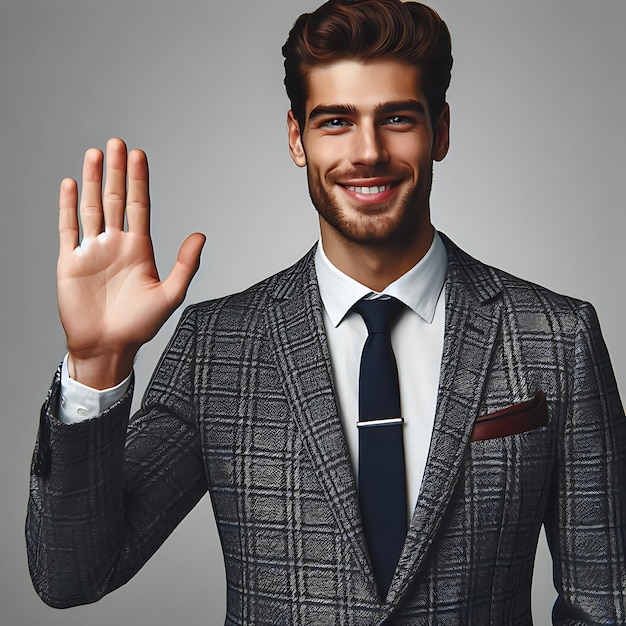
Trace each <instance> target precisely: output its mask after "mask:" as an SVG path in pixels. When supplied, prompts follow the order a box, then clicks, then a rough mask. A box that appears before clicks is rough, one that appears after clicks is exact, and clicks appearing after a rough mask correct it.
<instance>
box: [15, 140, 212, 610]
mask: <svg viewBox="0 0 626 626" xmlns="http://www.w3.org/2000/svg"><path fill="white" fill-rule="evenodd" d="M102 165H103V155H102V153H101V152H100V151H99V150H89V151H87V153H86V154H85V160H84V165H83V185H82V194H81V202H80V221H81V223H82V229H83V240H82V242H80V243H79V218H78V210H77V204H78V188H77V184H76V182H75V181H73V180H71V179H66V180H64V181H63V183H62V185H61V192H60V197H59V207H60V211H59V240H60V249H59V261H58V265H57V282H58V301H59V312H60V316H61V321H62V324H63V327H64V330H65V333H66V338H67V345H68V351H69V356H68V363H69V366H70V372H71V374H72V376H73V378H75V379H76V380H78V381H79V382H81V383H83V384H86V385H88V386H91V387H94V388H97V389H103V388H107V387H112V386H114V385H116V384H117V383H119V382H120V381H121V380H123V379H124V378H126V377H127V376H128V375H129V373H130V371H131V369H132V362H133V359H134V357H135V354H136V352H137V350H138V349H139V347H140V346H141V345H142V344H143V343H145V342H146V341H149V340H150V339H151V338H152V337H153V336H154V335H155V334H156V332H157V331H158V329H159V328H160V326H161V325H162V324H163V322H164V321H165V320H166V319H167V317H169V315H170V314H171V313H172V312H173V310H174V309H175V308H176V307H177V306H178V305H179V304H180V303H181V302H182V300H183V298H184V295H185V293H186V290H187V287H188V285H189V282H190V281H191V278H192V277H193V274H194V273H195V271H196V270H197V268H198V264H199V257H200V251H201V248H202V245H203V243H204V236H203V235H200V234H198V233H196V234H194V235H191V236H190V237H188V238H187V240H186V241H185V242H184V243H183V245H182V246H181V249H180V251H179V254H178V260H177V262H176V264H175V266H174V269H173V270H172V272H171V273H170V275H169V277H168V278H167V279H166V280H163V281H161V280H160V279H159V276H158V273H157V270H156V265H155V262H154V254H153V250H152V242H151V239H150V233H149V194H148V166H147V161H146V157H145V154H144V153H143V152H141V151H139V150H134V151H132V152H131V153H130V154H129V155H128V156H127V154H126V146H125V145H124V143H123V142H122V141H121V140H119V139H113V140H110V141H109V142H108V144H107V168H106V183H105V186H104V193H102V192H101V189H102ZM127 174H128V188H127V184H126V182H127V181H126V179H127ZM125 220H126V221H127V223H128V229H127V230H124V221H125ZM193 319H194V316H193V315H192V314H191V313H189V314H188V315H186V316H185V317H184V319H183V321H181V323H180V325H179V327H178V330H177V332H176V334H175V336H174V338H173V339H172V341H171V343H170V346H169V348H168V350H167V351H166V353H165V355H164V357H163V358H162V360H161V362H160V365H159V367H158V368H157V372H156V374H155V376H154V377H153V380H152V383H151V388H150V390H149V391H148V393H147V395H146V398H145V400H144V406H143V409H142V411H140V413H139V414H138V415H137V416H136V417H135V418H133V420H132V421H131V424H130V425H128V427H127V423H128V415H129V407H130V402H131V395H132V389H131V390H129V391H128V392H127V393H126V394H125V395H124V397H123V398H122V399H121V400H120V401H119V402H117V403H116V404H114V405H113V406H112V407H111V408H110V409H109V410H107V411H105V412H104V413H103V414H102V415H101V416H99V417H98V418H97V419H92V420H87V421H85V422H82V423H78V424H64V423H62V422H61V421H60V420H59V419H58V417H57V408H58V389H59V380H58V373H57V377H56V378H55V381H54V384H53V386H52V389H51V392H50V394H49V397H48V399H47V401H46V403H45V404H44V407H43V409H42V413H41V419H40V433H39V441H38V444H37V448H36V450H35V456H34V462H33V478H32V482H31V497H30V500H29V510H28V520H27V528H26V533H27V546H28V554H29V565H30V568H31V575H32V579H33V583H34V585H35V587H36V589H37V591H38V592H39V594H40V595H41V597H42V598H43V599H44V600H45V601H46V602H48V603H49V604H52V605H53V606H70V605H73V604H79V603H86V602H93V601H94V600H97V599H98V598H99V597H101V596H102V595H103V594H105V593H107V592H108V591H111V590H112V589H114V588H116V587H118V586H119V585H121V584H123V583H124V582H125V581H126V580H128V578H130V576H132V575H133V573H134V572H136V571H137V569H138V568H139V567H141V565H142V564H143V563H144V562H145V561H146V560H147V559H148V558H149V557H150V555H151V554H152V553H153V552H154V550H156V548H157V547H158V546H159V545H160V544H161V543H162V541H163V540H164V539H165V538H166V537H167V536H168V534H169V533H170V532H171V530H172V529H173V528H174V527H175V526H176V524H177V523H178V522H179V521H180V519H182V517H183V516H184V515H185V514H186V513H187V512H188V511H189V510H190V509H191V508H192V507H193V506H194V504H195V503H196V502H197V501H198V499H199V498H200V497H201V495H202V493H204V490H205V488H206V485H205V479H204V471H203V466H202V459H201V453H200V445H199V439H198V436H197V430H196V428H197V427H196V421H195V408H194V402H193V397H194V381H193V365H192V364H193V361H194V354H195V346H194V341H195V339H194V337H195V335H194V330H193V329H194V322H193Z"/></svg>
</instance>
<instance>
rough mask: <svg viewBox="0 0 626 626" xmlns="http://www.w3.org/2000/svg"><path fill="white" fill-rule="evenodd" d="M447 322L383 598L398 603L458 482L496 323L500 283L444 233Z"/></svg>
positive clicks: (494, 341)
mask: <svg viewBox="0 0 626 626" xmlns="http://www.w3.org/2000/svg"><path fill="white" fill-rule="evenodd" d="M442 239H443V241H444V243H445V244H446V248H447V249H448V275H447V281H446V322H445V334H444V347H443V358H442V364H441V374H440V381H439V392H438V399H437V409H436V413H435V421H434V426H433V433H432V437H431V442H430V449H429V453H428V460H427V463H426V469H425V473H424V477H423V480H422V486H421V489H420V494H419V496H418V501H417V505H416V508H415V512H414V514H413V518H412V520H411V524H410V527H409V531H408V534H407V538H406V541H405V545H404V549H403V552H402V555H401V557H400V561H399V563H398V568H397V570H396V574H395V576H394V579H393V581H392V583H391V588H390V590H389V594H388V596H387V604H388V605H393V604H395V603H397V602H398V601H399V600H400V599H401V597H402V595H403V594H404V592H405V591H406V590H407V587H408V585H409V583H410V581H411V578H412V577H413V575H414V574H415V572H416V571H417V569H418V568H419V566H420V564H421V563H422V561H423V559H424V557H425V555H426V553H427V551H428V548H429V546H430V545H431V543H432V541H433V538H434V537H435V535H436V532H437V530H438V528H439V525H440V523H441V520H442V519H443V517H444V512H445V509H446V507H447V506H448V504H449V502H450V498H451V496H452V492H453V490H454V487H455V485H456V482H457V478H458V475H459V470H460V467H461V465H462V461H463V457H464V455H465V451H466V448H467V446H468V444H469V441H470V436H471V431H472V427H473V424H474V419H475V417H476V415H477V414H478V409H479V404H480V401H481V398H482V395H483V390H484V388H485V383H486V380H487V373H488V371H489V363H490V360H491V357H492V352H493V350H494V346H495V344H496V337H497V334H498V330H499V327H500V317H501V315H500V302H499V298H498V293H499V292H500V288H499V286H498V285H497V284H496V282H495V279H494V278H493V274H492V273H491V272H490V270H489V268H488V267H486V266H484V265H482V264H480V263H478V262H477V261H475V260H474V259H472V258H471V257H469V256H467V255H465V254H464V253H463V252H461V251H460V250H459V249H458V248H457V247H456V246H455V245H454V244H453V243H452V242H451V241H450V240H449V239H447V237H445V236H443V235H442Z"/></svg>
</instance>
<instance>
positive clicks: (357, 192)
mask: <svg viewBox="0 0 626 626" xmlns="http://www.w3.org/2000/svg"><path fill="white" fill-rule="evenodd" d="M354 182H355V183H356V182H359V183H361V184H359V185H357V184H347V183H339V186H340V187H341V188H342V189H343V190H344V191H345V193H346V194H347V195H348V196H349V197H351V198H353V199H354V200H356V201H358V202H359V203H365V204H379V203H381V202H385V201H387V200H389V198H391V197H392V196H393V195H394V194H395V192H396V188H397V187H398V185H399V184H400V182H401V181H400V180H393V181H390V180H388V181H371V182H370V181H362V182H361V181H354ZM365 182H369V184H363V183H365ZM372 183H376V184H372Z"/></svg>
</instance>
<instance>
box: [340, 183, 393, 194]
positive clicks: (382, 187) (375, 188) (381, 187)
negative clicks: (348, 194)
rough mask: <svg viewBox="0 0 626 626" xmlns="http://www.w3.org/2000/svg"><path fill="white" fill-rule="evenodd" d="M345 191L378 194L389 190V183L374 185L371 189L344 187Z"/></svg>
mask: <svg viewBox="0 0 626 626" xmlns="http://www.w3.org/2000/svg"><path fill="white" fill-rule="evenodd" d="M346 189H348V190H349V191H353V192H355V193H364V194H372V193H380V192H381V191H387V190H388V189H391V183H389V184H387V185H378V186H376V185H374V186H373V187H353V186H352V185H346Z"/></svg>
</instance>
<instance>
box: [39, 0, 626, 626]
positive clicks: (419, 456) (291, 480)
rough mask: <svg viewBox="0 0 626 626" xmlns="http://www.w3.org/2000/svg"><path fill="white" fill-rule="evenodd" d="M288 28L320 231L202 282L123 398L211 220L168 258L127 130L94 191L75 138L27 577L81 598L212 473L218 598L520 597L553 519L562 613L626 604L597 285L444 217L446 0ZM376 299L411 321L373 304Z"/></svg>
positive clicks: (410, 614)
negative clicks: (238, 281)
mask: <svg viewBox="0 0 626 626" xmlns="http://www.w3.org/2000/svg"><path fill="white" fill-rule="evenodd" d="M283 53H284V55H285V71H286V78H285V84H286V87H287V91H288V95H289V97H290V100H291V111H290V112H289V114H288V133H289V149H290V152H291V155H292V158H293V160H294V161H295V163H296V164H297V165H299V166H303V167H306V168H307V175H308V182H309V189H310V194H311V199H312V201H313V204H314V205H315V208H316V209H317V211H318V213H319V218H320V230H321V241H320V244H319V245H318V246H316V247H315V248H314V249H313V250H311V251H310V252H309V253H308V254H307V255H306V256H305V257H303V259H301V260H300V261H299V262H298V263H297V264H296V265H294V266H293V267H291V268H289V269H287V270H285V271H284V272H281V273H280V274H277V275H275V276H273V277H270V278H268V279H267V280H265V281H263V282H262V283H260V284H258V285H255V286H254V287H252V288H250V289H249V290H247V291H245V292H243V293H241V294H235V295H233V296H230V297H228V298H223V299H220V300H217V301H212V302H206V303H202V304H199V305H196V306H193V307H190V308H189V309H187V310H186V312H185V313H184V315H183V317H182V319H181V321H180V323H179V326H178V329H177V331H176V333H175V335H174V337H173V338H172V340H171V342H170V345H169V346H168V348H167V350H166V352H165V354H164V356H163V358H162V359H161V361H160V363H159V365H158V367H157V370H156V372H155V375H154V377H153V380H152V382H151V384H150V387H149V389H148V391H147V393H146V396H145V399H144V403H143V407H142V409H141V410H140V412H139V413H138V414H137V415H135V416H134V417H133V418H132V419H131V421H130V423H129V424H128V423H127V420H128V414H129V406H130V398H131V393H132V376H131V370H132V362H133V358H134V356H135V354H136V351H137V349H138V348H139V346H140V345H141V344H142V343H144V342H146V341H148V340H149V339H150V338H151V337H152V336H153V335H154V334H155V333H156V332H157V330H158V328H159V327H160V325H161V324H162V323H163V321H164V320H165V319H166V318H167V316H168V315H169V314H170V313H171V312H172V311H173V310H174V309H175V308H176V306H178V305H179V304H180V302H181V301H182V299H183V297H184V293H185V291H186V288H187V286H188V284H189V281H190V280H191V277H192V275H193V274H194V272H195V270H196V269H197V267H198V262H199V255H200V249H201V247H202V244H203V237H202V236H201V235H199V234H194V235H192V236H191V237H190V238H188V240H187V241H186V242H185V243H184V244H183V246H182V247H181V251H180V253H179V258H178V262H177V264H176V266H175V268H174V270H173V271H172V273H171V275H170V276H169V277H168V279H166V280H165V281H163V282H159V280H158V277H157V275H156V270H155V267H154V261H153V255H152V247H151V242H150V237H149V224H148V171H147V165H146V160H145V155H144V154H143V153H141V152H140V151H132V152H131V153H130V154H129V155H128V157H127V156H126V148H125V146H124V144H123V143H122V142H121V141H120V140H111V141H110V142H109V144H108V146H107V171H106V182H105V187H104V194H103V195H102V196H101V192H100V189H101V181H102V154H101V153H100V152H99V151H95V150H93V151H89V152H87V154H86V155H85V165H84V170H83V185H82V197H81V208H80V219H81V223H82V227H83V232H84V238H83V241H82V242H80V245H79V239H78V216H77V204H78V192H77V186H76V183H75V182H74V181H71V180H66V181H64V182H63V184H62V187H61V195H60V207H61V211H60V239H61V251H60V258H59V270H58V276H59V281H58V283H59V284H58V290H59V308H60V313H61V318H62V321H63V325H64V328H65V331H66V335H67V343H68V348H69V354H68V357H67V359H66V361H65V363H64V365H63V367H62V368H61V369H60V370H59V372H58V373H57V376H56V377H55V381H54V384H53V387H52V389H51V391H50V395H49V397H48V400H47V402H46V404H45V405H44V408H43V410H42V414H41V428H40V436H39V441H38V445H37V449H36V451H35V456H34V464H33V483H32V485H33V486H32V491H31V499H30V504H29V517H28V521H27V542H28V549H29V564H30V567H31V573H32V577H33V582H34V584H35V586H36V588H37V590H38V592H39V593H40V595H41V596H42V598H43V599H44V600H45V601H46V602H48V603H50V604H52V605H54V606H69V605H73V604H79V603H86V602H92V601H94V600H96V599H98V598H99V597H101V596H102V595H104V594H105V593H107V592H109V591H111V590H113V589H115V588H116V587H118V586H120V585H122V584H124V583H125V582H126V581H127V580H128V579H129V578H130V577H132V575H133V574H134V573H135V572H136V571H137V570H138V569H139V568H140V567H141V566H142V565H143V563H145V561H146V560H147V559H148V558H149V557H150V556H151V555H152V554H153V553H154V551H155V550H156V549H157V548H158V547H159V545H160V544H161V543H162V542H163V541H164V539H165V538H166V537H167V536H168V534H169V533H170V532H171V531H172V530H173V529H174V527H175V526H176V525H177V524H178V522H179V521H180V520H181V519H182V518H183V517H184V516H185V515H186V513H187V512H188V511H189V510H190V509H191V508H192V507H193V506H194V505H195V504H196V502H197V501H198V499H199V498H200V497H201V496H202V495H203V494H204V493H205V491H206V490H207V488H208V489H209V490H210V493H211V497H212V502H213V506H214V510H215V515H216V519H217V524H218V528H219V532H220V538H221V542H222V547H223V551H224V558H225V564H226V576H227V584H228V611H227V617H226V623H227V624H265V623H273V624H306V625H310V624H344V623H345V624H363V625H366V624H367V625H370V624H381V623H393V624H406V625H409V624H410V625H414V624H430V623H446V624H481V625H482V624H498V625H500V624H530V623H532V621H531V616H530V587H531V579H532V571H533V563H534V555H535V549H536V544H537V538H538V535H539V531H540V528H541V525H542V524H545V527H546V532H547V536H548V540H549V542H550V547H551V550H552V554H553V559H554V571H555V583H556V586H557V590H558V593H559V598H558V601H557V604H556V606H555V611H554V621H555V623H559V624H593V623H614V624H617V623H623V622H625V621H626V607H625V601H624V598H623V595H622V594H623V590H624V589H625V588H626V571H625V570H626V565H625V560H626V547H625V545H624V538H625V536H626V533H625V532H624V531H625V519H626V511H625V510H624V508H625V506H626V505H625V501H626V498H625V496H626V420H625V418H624V412H623V408H622V405H621V402H620V399H619V396H618V392H617V387H616V384H615V380H614V377H613V374H612V371H611V366H610V363H609V360H608V355H607V352H606V349H605V347H604V343H603V341H602V338H601V336H600V331H599V327H598V323H597V320H596V317H595V314H594V312H593V309H592V308H591V307H590V305H588V304H586V303H583V302H579V301H576V300H573V299H570V298H566V297H563V296H558V295H556V294H554V293H551V292H549V291H547V290H545V289H543V288H540V287H538V286H536V285H532V284H529V283H526V282H523V281H520V280H518V279H516V278H513V277H511V276H509V275H507V274H505V273H503V272H501V271H499V270H495V269H493V268H490V267H487V266H485V265H483V264H481V263H479V262H478V261H476V260H474V259H472V258H471V257H469V256H468V255H466V254H465V253H463V252H462V251H461V250H459V249H458V248H457V247H456V246H455V245H454V244H453V243H452V242H450V241H449V240H448V239H447V238H445V237H444V236H443V235H440V234H439V233H436V232H435V231H434V229H433V227H432V225H431V222H430V211H429V195H430V187H431V175H432V164H433V161H435V160H440V159H442V158H444V157H445V155H446V152H447V150H448V128H449V113H448V108H447V105H446V104H445V91H446V89H447V86H448V82H449V78H450V68H451V65H452V57H451V54H450V40H449V35H448V31H447V28H446V26H445V24H444V23H443V22H442V21H441V20H440V19H439V17H438V16H437V15H436V14H435V13H434V12H433V11H432V10H430V9H428V8H427V7H424V6H423V5H419V4H416V3H404V4H403V3H401V2H399V1H398V0H363V1H361V2H359V1H357V2H351V1H348V0H340V1H338V2H330V3H327V4H325V5H323V6H322V7H320V8H319V9H318V10H317V11H316V12H314V13H313V14H311V15H308V14H307V15H303V16H301V17H300V18H299V19H298V21H297V22H296V24H295V25H294V28H293V29H292V32H291V33H290V36H289V39H288V41H287V43H286V44H285V47H284V48H283ZM127 173H128V178H129V183H128V191H127V192H126V185H125V180H126V174H127ZM125 211H126V216H127V219H128V232H124V231H123V224H124V212H125ZM398 302H401V303H402V304H398ZM372 307H373V308H374V309H375V310H376V311H378V313H376V315H379V313H380V311H383V310H384V311H388V310H393V316H394V317H395V319H394V323H393V324H392V322H391V321H389V325H388V326H387V327H385V328H383V327H382V326H381V327H377V328H375V327H374V326H375V321H373V317H375V316H376V315H374V314H372V313H371V311H370V310H371V309H372ZM368 311H369V312H368ZM380 315H381V316H384V315H387V313H380ZM390 315H391V314H390ZM381 324H382V322H381ZM389 337H390V339H389ZM372 362H374V365H372ZM383 363H384V365H383ZM396 363H397V368H396ZM368 368H374V371H373V374H372V372H371V371H369V369H368ZM396 370H397V374H396ZM396 376H397V378H396ZM85 385H86V386H87V387H85ZM97 389H99V390H105V391H102V392H101V393H98V392H97V391H95V390H97ZM77 394H80V397H81V403H82V406H83V409H82V410H81V411H78V410H77V409H76V403H75V398H76V397H77ZM383 399H384V402H383ZM388 401H389V404H388V403H387V402H388ZM89 402H92V403H93V405H94V406H93V408H90V407H87V408H86V409H85V408H84V407H85V405H86V404H87V405H88V404H89ZM394 402H395V403H396V404H395V405H394ZM397 402H399V403H400V407H399V408H396V407H397ZM379 404H380V405H381V406H380V407H379ZM383 404H384V406H382V405H383ZM372 407H376V409H375V410H372ZM381 407H382V408H381ZM390 407H391V408H390ZM390 433H391V434H390Z"/></svg>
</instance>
